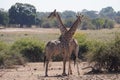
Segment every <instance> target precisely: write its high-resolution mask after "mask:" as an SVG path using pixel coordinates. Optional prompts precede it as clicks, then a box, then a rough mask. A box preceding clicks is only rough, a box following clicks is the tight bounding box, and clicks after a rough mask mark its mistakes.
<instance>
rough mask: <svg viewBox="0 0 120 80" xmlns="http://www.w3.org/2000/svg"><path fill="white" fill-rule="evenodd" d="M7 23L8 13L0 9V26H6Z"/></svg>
mask: <svg viewBox="0 0 120 80" xmlns="http://www.w3.org/2000/svg"><path fill="white" fill-rule="evenodd" d="M8 23H9V17H8V12H6V11H4V10H3V9H0V24H1V25H4V26H6V25H7V24H8Z"/></svg>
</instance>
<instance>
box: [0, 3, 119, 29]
mask: <svg viewBox="0 0 120 80" xmlns="http://www.w3.org/2000/svg"><path fill="white" fill-rule="evenodd" d="M58 11H59V10H58ZM51 12H52V11H51ZM80 13H81V14H83V15H85V17H86V19H83V20H82V23H81V25H80V27H79V28H80V29H84V30H86V29H102V28H113V27H114V24H115V23H118V24H120V11H118V12H116V11H115V10H114V9H113V8H112V7H106V8H102V9H101V10H100V11H99V12H98V11H93V10H90V11H88V10H86V9H84V10H82V11H81V12H80ZM49 14H50V12H37V10H36V8H35V7H34V6H33V5H31V4H23V3H16V4H15V5H12V6H11V8H10V9H9V10H8V11H5V10H4V9H0V25H2V26H4V27H20V28H22V27H31V26H32V25H35V26H37V27H43V28H51V27H57V26H58V22H57V21H56V20H55V19H48V18H47V16H48V15H49ZM59 14H60V16H61V18H62V21H63V23H64V24H65V25H66V26H67V27H71V25H72V24H73V22H74V21H75V19H76V14H77V13H76V12H74V11H67V10H66V11H64V12H59Z"/></svg>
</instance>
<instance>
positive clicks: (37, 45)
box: [11, 38, 44, 62]
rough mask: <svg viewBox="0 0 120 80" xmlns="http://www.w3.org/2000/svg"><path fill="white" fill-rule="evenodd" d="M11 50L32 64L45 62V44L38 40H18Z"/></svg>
mask: <svg viewBox="0 0 120 80" xmlns="http://www.w3.org/2000/svg"><path fill="white" fill-rule="evenodd" d="M11 49H12V50H15V51H17V52H18V53H20V54H22V55H23V57H25V58H26V59H27V60H28V61H30V62H36V61H43V55H44V54H43V49H44V43H42V42H40V41H38V40H35V39H32V38H23V39H20V40H17V41H16V42H15V43H14V44H13V45H12V48H11Z"/></svg>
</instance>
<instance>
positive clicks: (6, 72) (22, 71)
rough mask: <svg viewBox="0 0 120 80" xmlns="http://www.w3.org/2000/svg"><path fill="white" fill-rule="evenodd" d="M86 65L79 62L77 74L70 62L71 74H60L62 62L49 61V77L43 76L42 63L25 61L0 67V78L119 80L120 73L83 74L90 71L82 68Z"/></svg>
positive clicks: (7, 79) (11, 79) (10, 79)
mask: <svg viewBox="0 0 120 80" xmlns="http://www.w3.org/2000/svg"><path fill="white" fill-rule="evenodd" d="M86 66H88V64H87V63H86V62H82V63H80V64H79V71H80V75H78V74H77V70H76V67H74V65H73V64H72V70H73V75H69V76H62V75H61V74H62V62H50V65H49V72H48V75H49V77H44V72H45V68H44V66H43V63H27V64H26V65H25V66H17V68H14V69H0V80H120V74H89V75H88V74H85V73H87V72H89V71H90V69H87V70H82V68H84V67H86ZM66 72H67V71H66Z"/></svg>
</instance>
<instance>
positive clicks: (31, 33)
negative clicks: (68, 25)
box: [0, 28, 120, 43]
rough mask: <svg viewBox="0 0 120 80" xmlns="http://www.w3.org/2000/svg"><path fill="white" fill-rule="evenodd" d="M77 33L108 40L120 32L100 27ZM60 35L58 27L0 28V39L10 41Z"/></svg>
mask: <svg viewBox="0 0 120 80" xmlns="http://www.w3.org/2000/svg"><path fill="white" fill-rule="evenodd" d="M77 32H78V33H79V32H80V33H84V34H86V36H87V39H90V40H92V39H94V40H100V41H110V40H113V39H114V38H115V35H116V34H118V35H119V34H120V29H119V28H115V29H102V30H77ZM59 35H60V31H59V30H58V29H43V28H25V29H24V28H7V29H1V30H0V40H2V41H5V42H8V43H11V42H14V41H16V40H17V39H20V38H25V37H30V38H33V39H34V38H36V39H39V40H41V41H44V42H47V41H49V40H53V39H57V38H58V37H59Z"/></svg>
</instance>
